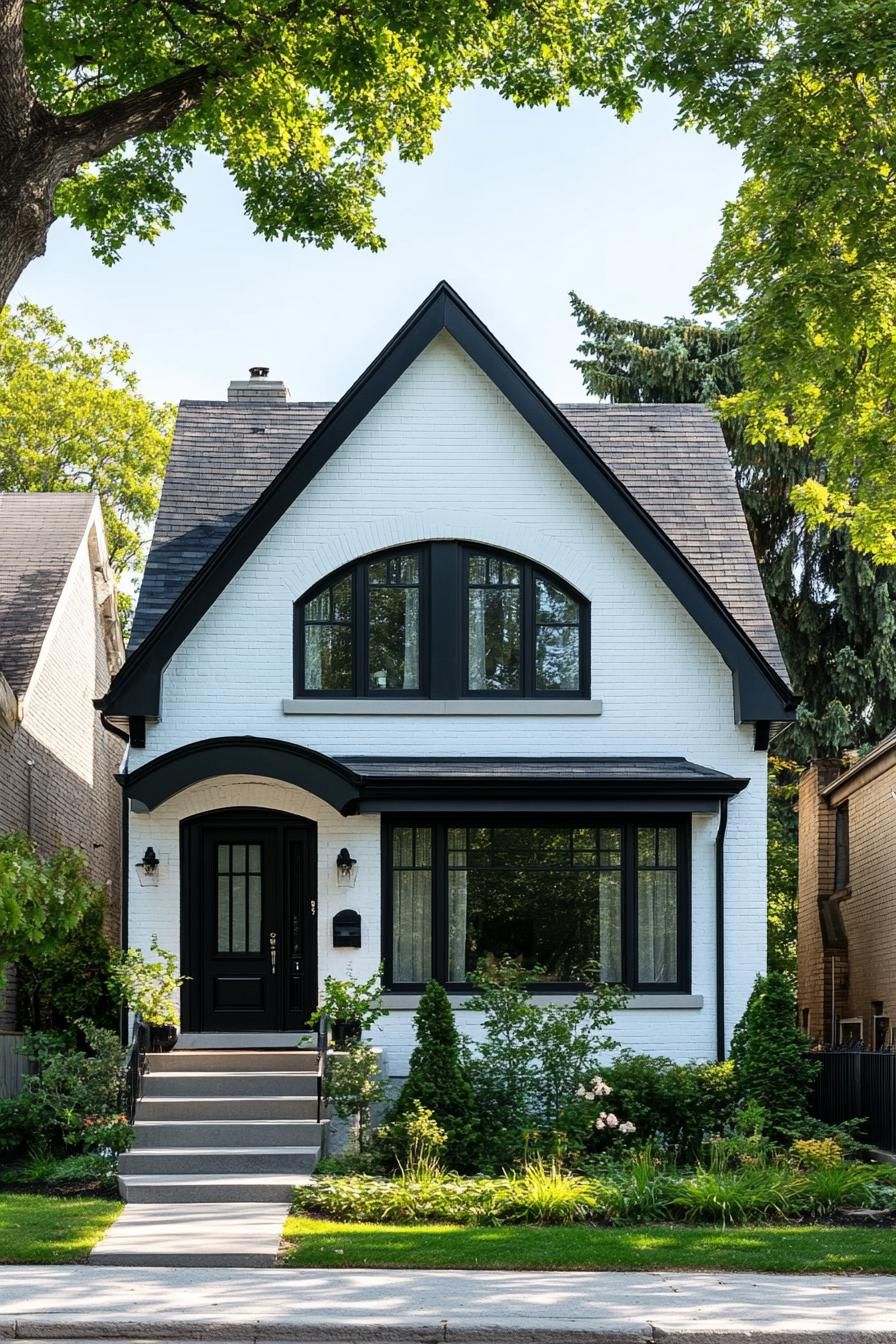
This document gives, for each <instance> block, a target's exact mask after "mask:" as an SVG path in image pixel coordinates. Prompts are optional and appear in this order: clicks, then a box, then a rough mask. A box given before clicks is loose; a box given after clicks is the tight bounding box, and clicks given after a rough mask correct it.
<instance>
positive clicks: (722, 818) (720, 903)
mask: <svg viewBox="0 0 896 1344" xmlns="http://www.w3.org/2000/svg"><path fill="white" fill-rule="evenodd" d="M727 829H728V799H727V798H721V799H720V800H719V829H718V831H717V832H716V1059H718V1060H723V1059H724V1058H725V1053H726V1052H725V1046H726V1033H725V832H726V830H727Z"/></svg>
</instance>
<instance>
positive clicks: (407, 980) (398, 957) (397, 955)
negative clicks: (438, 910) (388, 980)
mask: <svg viewBox="0 0 896 1344" xmlns="http://www.w3.org/2000/svg"><path fill="white" fill-rule="evenodd" d="M392 974H393V978H394V979H395V980H397V981H398V982H399V983H403V984H420V983H422V982H423V981H426V980H428V979H429V978H430V976H431V975H432V881H431V877H430V874H429V873H428V872H421V871H418V872H399V873H396V874H395V882H394V891H393V900H392Z"/></svg>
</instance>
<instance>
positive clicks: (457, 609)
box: [293, 541, 591, 701]
mask: <svg viewBox="0 0 896 1344" xmlns="http://www.w3.org/2000/svg"><path fill="white" fill-rule="evenodd" d="M398 555H416V556H417V557H418V558H419V565H420V629H419V655H420V675H419V678H418V680H419V683H420V684H419V686H416V687H412V688H408V689H404V688H403V687H399V688H393V689H386V688H376V687H371V686H369V685H368V674H369V667H368V648H367V624H368V601H367V567H368V566H369V565H370V564H373V563H375V562H376V561H378V560H383V559H385V558H387V557H390V556H398ZM471 555H487V556H493V557H495V558H497V559H500V560H503V561H507V562H509V563H511V564H514V565H517V566H519V569H520V593H521V614H520V615H521V619H520V650H521V661H522V669H521V684H520V687H519V689H511V690H470V687H469V656H470V655H469V643H470V623H469V586H470V585H469V557H470V556H471ZM347 575H348V576H351V580H352V639H351V648H352V684H351V686H350V687H343V688H342V689H326V688H320V689H317V688H310V689H306V687H305V605H306V603H308V602H312V601H314V600H315V598H317V597H319V596H320V595H321V594H322V593H324V592H326V591H327V589H329V588H331V587H332V586H333V585H334V584H336V583H339V582H340V581H341V580H342V579H344V578H345V577H346V576H347ZM537 577H543V578H544V579H546V580H547V582H548V583H550V584H552V585H553V586H555V587H557V588H559V589H560V590H561V591H562V592H564V593H566V594H567V595H568V596H569V597H570V599H571V600H572V601H574V602H575V603H576V604H577V606H578V609H579V623H578V630H579V681H578V686H577V687H576V688H575V689H574V690H568V689H565V688H558V687H551V688H549V689H545V690H539V689H538V688H537V687H536V684H535V682H536V668H535V658H536V643H537V628H538V622H537V619H536V614H537V613H536V597H535V593H536V589H535V580H536V578H537ZM293 696H294V698H295V699H297V700H305V699H309V700H313V699H318V700H320V699H324V700H331V699H332V700H356V699H368V698H374V699H399V700H401V699H405V700H407V699H415V700H462V699H473V700H496V701H498V700H590V698H591V604H590V602H589V601H588V599H587V598H585V597H583V596H582V594H581V593H580V592H579V591H578V590H577V589H576V588H574V587H573V586H572V584H570V583H568V582H567V580H566V579H564V578H562V577H561V576H560V575H559V574H556V573H554V571H553V570H550V569H546V568H545V566H544V565H539V564H536V563H535V562H534V561H531V560H527V559H526V558H525V557H524V556H521V555H515V554H514V553H513V552H512V551H505V550H502V549H500V548H499V547H496V546H490V545H478V544H477V543H475V542H471V541H431V542H416V543H411V544H409V545H407V546H389V547H386V548H384V549H383V550H379V551H374V552H372V553H371V554H369V555H365V556H361V557H360V558H359V559H357V560H353V561H351V562H350V563H349V564H347V565H343V566H342V567H341V568H340V569H338V570H334V571H333V572H332V573H331V574H328V575H327V576H326V578H324V579H321V580H320V581H319V582H318V583H316V584H315V585H314V586H313V587H312V588H309V589H308V591H307V592H305V593H303V594H302V596H301V597H300V598H298V599H297V601H296V602H295V603H294V605H293Z"/></svg>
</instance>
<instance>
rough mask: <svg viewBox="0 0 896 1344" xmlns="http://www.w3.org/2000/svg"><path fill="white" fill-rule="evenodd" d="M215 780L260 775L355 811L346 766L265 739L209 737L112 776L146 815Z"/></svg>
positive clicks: (353, 781) (353, 779)
mask: <svg viewBox="0 0 896 1344" xmlns="http://www.w3.org/2000/svg"><path fill="white" fill-rule="evenodd" d="M215 775H260V776H262V777H263V778H265V779H280V780H282V781H283V782H284V783H286V784H295V785H296V786H297V787H298V788H300V789H306V790H307V791H308V792H309V793H313V794H314V795H315V797H317V798H322V799H323V800H324V802H326V803H329V804H330V806H331V807H335V808H336V810H337V811H339V812H344V813H346V814H347V813H349V812H353V811H356V810H357V806H356V805H357V802H358V798H359V795H360V785H361V780H360V779H359V777H358V776H357V775H356V774H355V773H354V771H352V770H350V769H349V768H348V767H347V766H345V765H342V764H340V762H339V761H334V760H331V759H330V757H329V756H323V755H321V753H320V752H319V751H312V750H311V749H310V748H309V747H298V746H295V745H294V744H293V743H292V742H278V741H277V740H275V739H274V738H265V737H214V738H208V739H206V740H205V741H203V742H191V743H189V744H188V745H187V746H185V747H178V748H176V750H174V751H169V752H166V753H165V755H164V756H158V757H157V758H156V759H155V760H154V761H148V762H147V764H146V765H142V766H140V767H139V768H138V769H137V770H134V771H133V773H128V774H122V775H117V776H116V778H117V780H118V782H119V783H120V784H121V786H122V788H123V789H124V791H125V793H126V794H127V796H128V797H129V798H130V799H132V801H133V802H135V803H138V804H141V805H142V808H143V809H145V810H146V811H148V812H151V811H152V810H153V808H155V807H158V806H159V804H160V803H164V802H165V801H166V800H167V799H168V798H171V797H172V796H173V795H174V794H175V793H180V792H181V790H182V789H188V788H189V787H190V785H191V784H199V783H201V781H202V780H204V779H212V778H213V777H214V776H215Z"/></svg>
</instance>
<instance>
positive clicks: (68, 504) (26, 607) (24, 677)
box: [0, 491, 96, 695]
mask: <svg viewBox="0 0 896 1344" xmlns="http://www.w3.org/2000/svg"><path fill="white" fill-rule="evenodd" d="M95 503H96V496H95V495H89V494H84V493H82V492H74V491H73V492H70V493H61V492H60V493H57V494H39V493H34V494H24V495H13V494H2V493H0V672H2V673H3V675H4V676H5V677H6V680H7V681H8V682H9V684H10V686H11V687H12V689H13V691H14V692H15V693H16V695H23V694H24V692H25V691H26V690H27V689H28V684H29V682H30V680H31V677H32V675H33V673H34V668H35V665H36V663H37V659H38V655H39V653H40V650H41V646H42V645H43V642H44V638H45V636H46V633H47V630H48V628H49V625H50V621H51V619H52V616H53V612H54V611H55V610H56V605H57V603H58V601H59V598H60V596H61V595H62V589H63V587H64V585H65V581H66V579H67V578H68V574H69V570H70V569H71V567H72V561H73V560H74V558H75V554H76V552H77V550H78V547H79V546H80V544H81V542H82V540H83V538H84V532H85V529H86V527H87V524H88V521H89V519H90V515H91V513H92V511H93V507H94V505H95Z"/></svg>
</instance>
